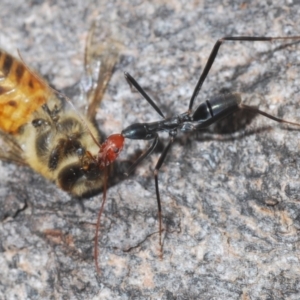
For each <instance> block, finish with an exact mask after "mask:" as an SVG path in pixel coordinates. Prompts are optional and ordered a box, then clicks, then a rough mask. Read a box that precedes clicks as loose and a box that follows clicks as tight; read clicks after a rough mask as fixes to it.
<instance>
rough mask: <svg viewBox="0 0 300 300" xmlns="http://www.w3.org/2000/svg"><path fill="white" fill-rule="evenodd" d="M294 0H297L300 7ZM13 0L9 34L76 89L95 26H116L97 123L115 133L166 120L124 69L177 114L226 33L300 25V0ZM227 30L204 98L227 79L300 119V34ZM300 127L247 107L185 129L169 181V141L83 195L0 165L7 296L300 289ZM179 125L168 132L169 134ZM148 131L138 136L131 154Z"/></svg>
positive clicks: (248, 294) (227, 87)
mask: <svg viewBox="0 0 300 300" xmlns="http://www.w3.org/2000/svg"><path fill="white" fill-rule="evenodd" d="M294 2H295V3H294ZM294 2H293V1H277V3H276V5H275V4H272V1H258V2H248V1H245V2H240V1H223V2H219V3H217V1H189V2H188V3H187V1H180V0H173V1H98V0H95V1H69V0H67V1H54V0H53V1H50V0H49V1H34V0H32V1H27V3H25V2H24V1H20V0H17V1H8V0H2V1H1V9H0V46H1V47H2V48H4V49H6V50H8V51H10V52H11V53H14V54H16V53H17V51H16V50H17V49H19V50H20V52H21V54H22V57H23V59H24V60H25V61H26V63H27V64H28V65H29V66H31V67H33V68H35V69H37V70H38V71H39V72H40V73H41V74H42V75H43V76H45V77H46V78H47V79H48V80H49V82H50V83H51V84H52V85H54V86H55V87H57V88H58V89H61V90H63V91H65V92H66V93H67V94H68V95H70V96H73V95H75V94H76V93H77V84H78V82H79V81H80V78H81V76H82V72H83V52H84V46H85V38H86V35H87V33H88V30H89V27H90V24H91V22H92V21H93V20H94V19H95V18H99V19H101V23H102V24H103V26H107V27H111V26H115V25H116V24H117V25H118V28H121V29H120V31H122V36H124V40H123V41H122V42H123V43H124V46H125V48H124V53H123V55H122V58H121V61H120V63H119V64H118V65H117V67H116V70H115V72H114V74H113V77H112V80H111V82H110V84H109V88H108V91H107V93H106V95H105V99H104V101H103V103H102V104H101V108H100V109H99V114H98V116H97V119H98V121H99V126H100V127H101V130H102V131H104V132H105V133H106V134H110V133H112V132H120V131H121V129H122V128H125V127H126V126H128V125H129V124H131V123H133V122H137V121H154V120H157V119H159V116H158V115H157V114H156V112H155V111H154V110H153V109H152V108H151V107H150V106H149V104H147V102H146V101H145V100H143V99H141V97H140V96H139V95H138V94H137V93H132V92H131V91H130V89H129V87H128V85H127V83H126V82H125V80H124V78H123V72H124V71H128V72H130V73H131V74H132V75H133V76H134V77H135V78H136V79H138V80H139V83H140V84H141V85H142V86H143V87H144V88H145V89H146V91H147V92H148V93H149V94H151V95H152V96H153V98H154V99H155V100H156V101H157V102H158V103H159V105H160V107H161V108H162V110H163V111H164V112H165V113H166V114H167V115H172V114H175V113H181V112H183V111H185V110H186V109H187V107H188V101H189V98H190V96H191V94H192V91H193V88H194V86H195V85H196V82H197V79H198V77H199V75H200V73H201V71H202V68H203V66H204V64H205V62H206V60H207V58H208V56H209V53H210V51H211V49H212V47H213V45H214V43H215V42H216V40H217V39H218V38H220V37H222V36H228V35H229V36H231V35H234V36H237V35H250V36H255V35H256V36H288V35H300V24H299V23H300V19H299V15H300V7H299V4H297V1H294ZM286 44H287V43H280V42H273V43H250V42H243V43H240V42H234V43H233V42H228V43H226V44H224V45H223V46H222V47H221V50H220V54H219V56H218V59H217V61H216V63H215V64H214V66H213V69H212V70H211V73H210V74H209V76H208V78H207V81H206V82H205V84H204V86H203V89H202V91H201V93H200V94H199V96H198V98H197V102H199V103H200V101H203V100H206V99H207V98H209V97H211V96H212V95H214V94H217V93H219V92H224V91H237V92H241V93H243V96H244V101H245V102H246V103H250V104H253V105H259V107H260V109H262V110H265V111H267V112H269V113H272V114H274V115H276V116H279V117H284V118H288V119H291V120H293V121H297V120H298V121H300V107H299V82H300V81H299V80H300V77H299V73H300V72H299V71H300V61H299V57H300V55H299V54H300V46H299V45H298V44H294V45H290V46H285V47H281V46H282V45H286ZM298 137H299V130H297V129H295V128H292V129H287V127H286V126H282V125H280V124H278V123H275V122H272V121H271V120H268V119H266V118H264V117H262V116H253V115H252V116H247V115H245V114H237V115H235V116H233V117H230V118H229V119H228V120H224V121H222V122H221V123H220V124H217V125H216V126H214V127H213V128H212V129H210V130H207V131H204V132H201V133H198V134H195V135H188V136H180V137H179V138H178V141H177V142H176V143H175V144H174V146H173V148H172V151H171V152H170V154H169V155H168V157H167V160H166V162H165V164H164V165H163V167H162V169H161V172H160V173H159V184H160V189H161V198H162V205H163V217H164V218H163V223H164V227H165V229H166V230H165V231H164V248H163V259H162V260H161V259H160V258H159V247H158V234H157V230H158V225H157V206H156V197H155V190H154V180H153V168H154V166H155V163H156V161H157V159H158V157H159V154H160V152H159V151H157V152H155V153H154V154H152V155H151V157H150V158H148V159H147V160H145V162H144V163H143V164H142V165H140V166H139V167H138V168H137V169H136V171H135V173H134V174H133V175H132V176H130V177H129V178H128V179H125V180H122V181H119V182H117V183H116V184H115V185H113V186H111V187H110V188H109V190H108V199H107V200H108V201H107V205H106V207H105V214H104V216H103V219H102V222H103V225H102V227H101V234H100V242H99V249H100V258H99V263H100V267H101V275H97V274H96V272H95V266H94V259H93V239H94V232H95V222H96V216H97V212H98V209H99V207H100V201H101V199H102V195H101V194H100V195H98V196H95V197H93V198H91V199H87V200H84V202H83V204H84V207H85V209H84V210H82V207H81V206H80V205H79V204H78V202H77V201H76V199H73V198H72V197H70V196H69V195H67V194H65V193H64V192H62V191H60V190H59V189H58V188H56V186H54V185H53V184H52V183H50V182H48V181H47V180H45V179H44V178H42V177H41V176H40V175H38V174H36V173H34V172H33V171H32V170H30V169H28V168H24V167H21V166H16V165H13V164H9V163H4V162H0V178H1V179H0V202H1V204H0V205H1V212H0V217H1V220H0V298H1V299H299V297H300V284H299V274H300V267H299V257H300V249H299V248H300V247H299V234H298V230H299V228H300V221H299V220H300V218H299V215H300V202H299V200H300V197H299V191H300V182H299V168H300V160H299V156H298V149H299V143H298ZM167 140H168V137H167V135H165V134H164V135H162V142H163V143H166V142H167ZM148 144H149V143H148V142H142V141H141V142H139V141H127V143H126V147H125V149H124V151H123V154H122V156H121V157H120V161H122V160H123V161H125V160H126V159H128V158H131V159H132V158H133V157H134V155H137V153H138V152H139V151H140V150H143V149H145V148H146V147H147V145H148Z"/></svg>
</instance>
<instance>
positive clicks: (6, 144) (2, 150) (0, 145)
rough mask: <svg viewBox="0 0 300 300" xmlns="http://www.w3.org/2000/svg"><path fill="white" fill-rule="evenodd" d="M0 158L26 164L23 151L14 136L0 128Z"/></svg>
mask: <svg viewBox="0 0 300 300" xmlns="http://www.w3.org/2000/svg"><path fill="white" fill-rule="evenodd" d="M0 160H4V161H9V162H14V163H16V164H20V165H27V163H26V160H25V157H24V152H23V150H22V149H21V147H20V146H19V145H18V143H17V142H16V141H15V139H14V137H13V136H11V135H9V134H7V133H5V132H3V131H1V130H0Z"/></svg>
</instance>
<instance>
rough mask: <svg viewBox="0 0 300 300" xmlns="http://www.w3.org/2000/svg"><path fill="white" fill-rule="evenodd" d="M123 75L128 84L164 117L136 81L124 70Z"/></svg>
mask: <svg viewBox="0 0 300 300" xmlns="http://www.w3.org/2000/svg"><path fill="white" fill-rule="evenodd" d="M124 76H125V79H126V81H127V82H128V84H129V86H130V87H132V86H134V87H135V88H136V90H137V91H138V92H139V93H140V94H141V95H142V96H143V97H144V98H145V99H146V100H147V102H148V103H149V104H150V105H151V106H152V107H153V108H154V109H155V110H156V112H157V113H158V114H159V115H160V116H161V117H163V118H164V119H165V116H164V114H163V113H162V112H161V110H160V109H159V107H158V106H157V105H156V104H155V102H154V101H153V100H152V99H151V98H150V97H149V96H148V94H147V93H146V92H145V90H144V89H143V88H142V87H141V86H140V85H139V84H138V83H137V81H136V80H135V79H134V78H133V77H132V76H131V75H130V74H129V73H127V72H124Z"/></svg>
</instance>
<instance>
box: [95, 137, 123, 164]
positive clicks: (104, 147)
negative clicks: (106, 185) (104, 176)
mask: <svg viewBox="0 0 300 300" xmlns="http://www.w3.org/2000/svg"><path fill="white" fill-rule="evenodd" d="M124 140H125V138H124V136H123V135H122V134H112V135H110V136H109V137H108V138H107V139H106V140H105V141H104V143H103V144H101V147H100V150H99V161H100V163H101V166H103V167H105V166H108V165H110V164H111V163H113V162H114V161H115V160H116V159H117V157H118V156H119V154H120V152H121V151H122V149H123V147H124Z"/></svg>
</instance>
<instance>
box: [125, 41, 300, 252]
mask: <svg viewBox="0 0 300 300" xmlns="http://www.w3.org/2000/svg"><path fill="white" fill-rule="evenodd" d="M296 39H299V40H300V36H292V37H249V36H237V37H223V38H221V39H219V40H218V41H217V42H216V43H215V45H214V47H213V49H212V51H211V53H210V56H209V58H208V61H207V63H206V65H205V67H204V69H203V71H202V74H201V75H200V78H199V80H198V83H197V85H196V87H195V89H194V92H193V94H192V96H191V99H190V102H189V107H188V111H187V112H184V113H182V114H180V115H177V116H174V117H170V118H165V116H164V114H163V113H162V112H161V110H160V109H159V107H158V106H157V105H156V104H155V102H154V101H153V100H152V99H151V98H150V97H149V96H148V94H147V93H146V92H145V91H144V90H143V88H142V87H141V86H140V85H139V84H138V83H137V81H136V80H135V79H134V78H133V77H132V76H131V75H130V74H129V73H127V72H125V73H124V75H125V79H126V80H127V82H128V84H129V86H130V87H132V86H133V87H134V88H135V89H136V90H137V91H138V92H139V93H140V94H141V95H142V96H143V97H144V98H145V99H146V101H147V102H148V103H149V104H150V105H151V106H152V107H153V108H154V109H155V111H156V112H157V113H158V114H159V115H160V116H161V117H162V118H163V120H162V121H156V122H151V123H135V124H132V125H130V126H128V127H127V128H125V129H124V130H123V131H122V136H123V137H125V138H128V139H134V140H153V143H152V145H151V146H150V147H149V148H148V149H147V150H146V151H145V152H144V153H143V154H142V155H141V156H140V157H139V158H138V159H137V160H136V161H135V162H134V163H133V164H132V166H131V167H130V168H129V170H128V172H127V175H128V174H129V173H130V172H132V171H133V170H134V169H135V168H136V166H137V165H138V164H139V163H140V162H141V161H143V160H144V159H145V158H146V157H147V156H148V155H150V154H151V152H152V151H153V150H154V148H155V147H156V145H157V143H158V141H159V135H158V132H160V131H165V132H168V133H169V137H170V139H169V142H168V144H167V146H166V147H165V148H164V150H163V152H162V154H161V155H160V157H159V159H158V162H157V163H156V166H155V169H154V181H155V191H156V199H157V206H158V219H159V245H160V249H161V253H162V237H161V236H162V210H161V200H160V193H159V185H158V173H159V169H160V168H161V166H162V164H163V162H164V160H165V158H166V156H167V154H168V152H169V150H170V148H171V146H172V144H173V142H174V140H175V138H176V136H177V133H178V131H182V132H194V131H198V130H201V129H203V128H206V127H208V126H210V125H211V124H213V123H215V122H217V121H219V120H221V119H223V118H225V117H227V116H229V115H231V114H233V113H234V112H236V111H238V110H246V111H250V112H254V113H258V114H261V115H263V116H265V117H267V118H269V119H272V120H274V121H276V122H279V123H286V124H290V125H296V126H300V124H299V123H295V122H289V121H286V120H283V119H279V118H276V117H274V116H272V115H270V114H268V113H266V112H263V111H261V110H259V109H257V108H254V107H251V106H248V105H244V104H242V98H241V95H240V94H239V93H228V94H220V95H217V96H215V97H212V98H210V99H209V100H206V101H204V102H202V103H201V104H200V105H199V106H198V107H197V108H196V109H195V110H194V111H192V109H193V104H194V101H195V99H196V97H197V95H198V93H199V91H200V89H201V87H202V85H203V83H204V81H205V79H206V77H207V75H208V73H209V71H210V69H211V67H212V65H213V63H214V61H215V59H216V56H217V54H218V51H219V49H220V46H221V45H222V43H223V42H225V41H251V42H254V41H263V42H264V41H268V42H272V41H274V40H296Z"/></svg>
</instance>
